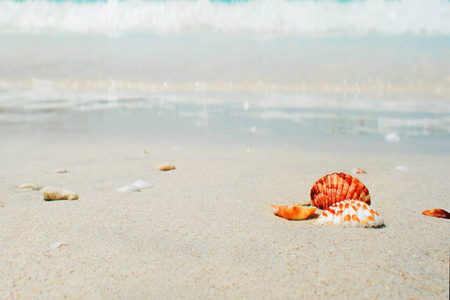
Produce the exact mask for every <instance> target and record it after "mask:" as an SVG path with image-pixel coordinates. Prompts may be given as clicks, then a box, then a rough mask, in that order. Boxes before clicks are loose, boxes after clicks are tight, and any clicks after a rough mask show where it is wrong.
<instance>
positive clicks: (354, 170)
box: [350, 168, 366, 174]
mask: <svg viewBox="0 0 450 300" xmlns="http://www.w3.org/2000/svg"><path fill="white" fill-rule="evenodd" d="M350 172H351V173H353V174H366V171H364V170H363V169H360V168H354V169H352V170H351V171H350Z"/></svg>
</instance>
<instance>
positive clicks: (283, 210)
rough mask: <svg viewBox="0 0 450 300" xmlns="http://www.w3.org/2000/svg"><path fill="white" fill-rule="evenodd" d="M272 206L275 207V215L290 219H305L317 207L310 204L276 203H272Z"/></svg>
mask: <svg viewBox="0 0 450 300" xmlns="http://www.w3.org/2000/svg"><path fill="white" fill-rule="evenodd" d="M271 206H272V207H273V209H274V214H275V215H277V216H279V217H282V218H285V219H288V220H304V219H306V218H308V217H309V216H310V215H312V214H313V213H314V212H315V211H316V208H315V207H309V206H298V205H274V204H271Z"/></svg>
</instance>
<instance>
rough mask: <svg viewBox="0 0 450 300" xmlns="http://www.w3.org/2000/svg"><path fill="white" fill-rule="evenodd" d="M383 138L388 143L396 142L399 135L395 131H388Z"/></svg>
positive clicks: (398, 139)
mask: <svg viewBox="0 0 450 300" xmlns="http://www.w3.org/2000/svg"><path fill="white" fill-rule="evenodd" d="M384 139H385V140H386V141H387V142H389V143H398V142H399V141H400V137H399V136H398V134H396V133H395V132H388V133H387V134H386V135H385V136H384Z"/></svg>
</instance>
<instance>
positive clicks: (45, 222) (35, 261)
mask: <svg viewBox="0 0 450 300" xmlns="http://www.w3.org/2000/svg"><path fill="white" fill-rule="evenodd" d="M124 140H125V138H124V139H122V138H121V136H115V137H114V138H112V137H107V138H103V139H93V138H92V137H89V136H85V137H83V136H82V135H80V134H77V133H74V132H73V133H69V134H66V135H64V134H56V135H53V136H42V135H38V134H37V135H32V134H29V133H28V134H24V135H17V134H16V135H3V138H2V145H1V147H0V161H1V166H2V167H1V169H0V180H1V186H2V188H1V189H0V228H1V232H2V234H1V236H0V239H1V243H0V257H1V259H0V268H1V269H2V270H3V272H2V275H0V298H10V299H11V298H13V299H17V298H20V299H30V298H34V299H36V298H41V299H60V298H63V297H68V298H91V299H93V298H94V299H95V298H97V299H98V298H106V299H111V298H113V299H116V298H127V299H143V298H171V299H173V298H187V299H192V298H202V299H205V298H253V299H254V298H265V299H286V298H288V299H295V298H300V297H309V298H313V299H323V298H325V297H333V298H336V299H341V298H347V299H348V298H351V299H354V298H362V299H375V298H383V299H410V298H414V299H448V297H449V288H448V287H449V252H448V251H449V248H448V238H447V237H448V234H449V226H450V223H449V221H448V220H445V219H437V218H431V217H426V216H423V215H422V214H421V212H422V211H423V210H425V209H432V208H443V209H446V210H450V207H449V206H448V205H449V202H448V195H449V194H450V186H449V185H448V182H447V181H448V169H449V167H450V158H449V156H448V155H445V154H439V155H430V154H426V153H422V154H414V153H406V154H405V153H401V151H396V152H395V153H376V152H375V153H374V152H352V153H351V155H349V154H348V153H346V152H345V151H333V149H329V150H323V149H322V150H321V151H314V150H311V149H309V150H308V149H299V148H298V147H293V146H292V145H291V146H290V145H277V144H270V143H269V144H265V145H263V144H259V145H253V146H252V150H253V151H248V148H249V146H248V145H246V144H245V143H243V142H235V143H232V142H230V143H226V142H222V143H214V142H209V143H185V142H182V141H181V140H173V139H167V140H166V141H165V142H164V143H154V142H152V141H150V140H145V141H143V140H141V139H133V138H128V139H126V142H123V141H124ZM398 147H399V148H400V150H401V145H400V146H398ZM143 149H145V150H146V152H147V153H144V152H143ZM164 162H171V163H173V164H174V165H175V166H176V170H173V171H168V172H161V171H159V170H158V166H159V164H161V163H164ZM400 165H402V166H405V167H407V168H408V170H407V171H398V170H396V169H395V168H396V167H397V166H400ZM355 167H359V168H362V169H364V170H366V171H367V174H358V175H355V176H357V177H358V178H360V179H361V180H362V182H363V183H364V184H365V185H366V186H367V187H368V189H369V191H370V194H371V195H372V207H373V208H374V209H375V210H377V211H378V212H379V213H380V214H381V215H383V217H384V219H385V225H386V226H385V227H383V228H379V229H362V228H346V229H345V228H340V227H317V226H316V225H315V220H306V221H287V220H285V219H282V218H279V217H276V216H274V215H273V213H272V209H271V207H270V204H296V203H302V202H305V201H307V200H308V199H309V192H310V189H311V187H312V185H313V184H314V182H315V181H316V180H317V179H319V178H320V177H321V176H323V175H325V174H328V173H331V172H346V173H349V172H350V170H351V169H352V168H355ZM57 168H59V169H67V171H68V172H67V173H54V172H53V171H54V170H55V169H57ZM138 179H143V180H147V181H149V182H152V183H154V184H155V187H154V188H152V189H147V190H142V191H141V192H133V193H121V192H118V191H116V190H117V189H118V188H119V187H121V186H123V185H126V184H131V183H132V182H134V181H135V180H138ZM26 182H32V183H35V184H37V185H39V186H46V185H53V186H60V187H63V188H67V189H70V190H73V191H75V192H76V193H78V195H79V200H74V201H68V200H62V201H52V202H50V201H44V200H43V197H42V191H34V190H25V189H20V188H18V185H20V184H22V183H26ZM56 242H62V243H63V244H62V245H60V246H59V247H56V248H54V245H53V246H52V247H51V245H52V244H53V243H56Z"/></svg>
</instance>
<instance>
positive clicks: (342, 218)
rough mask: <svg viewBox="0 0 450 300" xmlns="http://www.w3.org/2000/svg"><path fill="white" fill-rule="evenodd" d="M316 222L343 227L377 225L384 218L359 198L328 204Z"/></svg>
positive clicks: (381, 222) (379, 224)
mask: <svg viewBox="0 0 450 300" xmlns="http://www.w3.org/2000/svg"><path fill="white" fill-rule="evenodd" d="M317 223H318V224H319V225H341V226H343V227H349V226H353V227H379V226H382V225H383V224H384V220H383V217H381V216H380V215H379V214H378V213H377V212H376V211H374V210H373V209H372V208H371V207H370V206H369V205H368V204H366V203H364V202H362V201H359V200H346V201H342V202H339V203H336V204H334V205H332V206H330V207H329V208H328V209H327V210H325V211H324V212H323V213H322V214H321V215H320V217H319V218H318V219H317Z"/></svg>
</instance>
